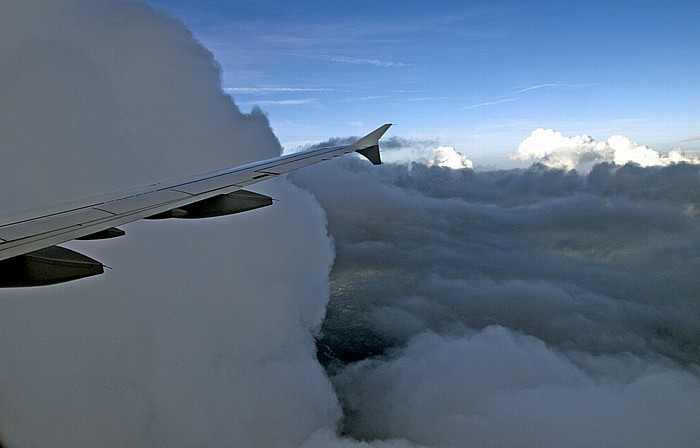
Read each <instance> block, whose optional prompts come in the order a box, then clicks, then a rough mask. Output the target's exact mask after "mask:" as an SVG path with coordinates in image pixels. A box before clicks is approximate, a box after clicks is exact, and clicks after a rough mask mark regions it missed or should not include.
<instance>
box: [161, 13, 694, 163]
mask: <svg viewBox="0 0 700 448" xmlns="http://www.w3.org/2000/svg"><path fill="white" fill-rule="evenodd" d="M150 3H151V4H152V5H154V6H157V7H159V8H162V9H165V10H167V11H168V12H169V13H170V14H172V15H173V16H175V17H177V18H179V19H181V20H182V21H183V22H185V24H187V26H188V27H190V29H191V30H192V31H193V32H194V34H195V35H196V36H197V38H199V39H200V40H201V41H202V43H203V44H204V45H205V46H206V47H207V48H209V49H210V50H211V51H212V52H213V53H214V55H215V57H216V58H217V60H218V61H219V62H220V63H221V66H222V69H223V84H224V87H225V88H227V89H229V90H228V91H229V92H230V93H231V94H232V96H233V97H234V99H235V101H236V103H237V104H238V105H239V107H240V108H241V109H242V110H243V111H247V110H250V108H251V107H253V105H255V104H257V105H259V106H260V107H261V108H262V109H263V110H264V111H265V112H266V113H267V114H268V116H269V118H270V122H271V124H272V127H273V128H274V130H275V133H276V134H277V136H278V137H279V139H280V141H281V142H282V144H283V145H284V146H286V147H288V148H289V147H294V146H295V145H299V144H301V143H304V142H309V141H316V142H317V141H322V140H325V139H327V138H330V137H336V136H349V135H360V134H362V133H364V132H366V131H370V130H372V129H373V128H375V127H376V126H378V125H380V124H382V123H385V122H394V123H397V124H398V126H397V127H395V128H394V129H392V132H393V135H400V136H402V137H412V138H416V139H424V140H436V141H438V142H439V144H442V145H448V146H454V147H455V148H456V149H457V150H458V151H460V152H462V153H464V154H465V155H467V156H469V157H470V158H471V159H473V160H474V161H475V162H477V163H482V164H487V165H491V164H494V165H499V164H502V163H507V158H506V157H505V156H506V154H507V153H509V152H511V151H513V150H514V149H515V148H517V146H518V144H519V143H520V142H521V141H523V140H524V139H525V138H526V137H528V136H529V135H530V134H531V133H532V131H533V130H535V129H537V128H551V129H554V130H556V131H559V132H562V133H563V134H565V135H579V134H588V135H591V136H592V137H594V138H596V139H599V140H605V139H607V138H608V137H610V136H611V135H615V134H622V135H625V136H627V137H629V138H630V139H632V140H634V141H636V142H638V143H640V144H646V145H649V146H651V147H652V148H655V149H657V150H659V151H668V150H670V149H671V148H673V147H675V146H681V147H682V148H683V149H685V150H686V151H697V150H699V149H700V141H698V140H694V141H684V140H688V139H692V138H694V137H697V136H700V107H699V106H698V105H699V104H700V59H699V58H698V54H697V52H698V49H700V27H698V26H697V24H698V22H699V20H700V6H698V4H697V2H693V1H684V0H679V1H619V2H609V1H605V2H603V1H601V2H598V1H590V2H572V1H534V2H524V1H513V2H511V1H502V2H491V1H452V2H450V1H442V2H438V1H401V2H393V1H392V2H389V1H353V2H339V1H338V2H336V1H330V2H329V1H305V2H295V3H292V2H282V1H257V2H247V1H245V2H244V1H232V2H214V1H196V2H195V1H181V0H155V1H151V2H150Z"/></svg>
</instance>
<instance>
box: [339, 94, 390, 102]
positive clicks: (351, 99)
mask: <svg viewBox="0 0 700 448" xmlns="http://www.w3.org/2000/svg"><path fill="white" fill-rule="evenodd" d="M384 98H386V95H370V96H363V97H360V98H345V101H348V102H354V101H374V100H381V99H384Z"/></svg>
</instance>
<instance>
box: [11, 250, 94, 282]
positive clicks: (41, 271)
mask: <svg viewBox="0 0 700 448" xmlns="http://www.w3.org/2000/svg"><path fill="white" fill-rule="evenodd" d="M103 272H104V266H103V265H102V263H100V262H99V261H96V260H93V259H92V258H90V257H87V256H85V255H83V254H80V253H78V252H75V251H73V250H70V249H66V248H65V247H59V246H51V247H46V248H44V249H39V250H36V251H34V252H29V253H26V254H24V255H19V256H17V257H13V258H8V259H7V260H2V261H0V288H12V287H23V286H43V285H53V284H55V283H63V282H68V281H71V280H77V279H79V278H84V277H90V276H93V275H99V274H102V273H103Z"/></svg>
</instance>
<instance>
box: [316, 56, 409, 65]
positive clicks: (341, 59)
mask: <svg viewBox="0 0 700 448" xmlns="http://www.w3.org/2000/svg"><path fill="white" fill-rule="evenodd" d="M321 59H323V60H325V61H329V62H338V63H341V64H351V65H374V66H376V67H406V66H407V64H405V63H403V62H395V61H380V60H379V59H362V58H353V57H349V56H334V55H323V56H321Z"/></svg>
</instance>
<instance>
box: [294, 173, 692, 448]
mask: <svg viewBox="0 0 700 448" xmlns="http://www.w3.org/2000/svg"><path fill="white" fill-rule="evenodd" d="M360 162H361V161H355V160H341V161H338V163H337V166H334V167H333V170H334V172H329V173H328V176H325V175H322V174H321V172H320V170H317V169H316V168H312V169H310V170H308V171H306V172H302V173H296V174H294V175H293V178H294V180H295V182H296V183H298V184H299V185H302V186H303V187H304V188H307V189H309V190H310V191H312V192H313V193H314V195H315V196H316V197H317V198H318V200H319V201H320V202H321V204H322V205H323V206H324V208H326V210H327V213H328V221H329V230H330V232H331V234H332V235H333V236H334V239H335V245H336V251H337V257H336V263H335V266H334V268H333V271H332V275H331V279H332V283H331V286H332V299H331V303H330V305H329V314H328V317H327V319H326V322H325V323H324V326H323V334H322V337H321V339H320V341H319V348H320V350H321V354H322V357H323V359H325V361H326V363H327V364H328V365H329V368H331V371H333V372H335V376H334V377H333V382H334V384H335V385H336V388H337V390H338V392H339V395H340V397H341V402H342V403H344V405H345V408H346V418H345V420H344V426H343V428H344V431H345V433H346V434H351V435H353V436H355V437H361V438H366V439H374V438H380V439H385V438H404V439H407V440H409V441H410V442H412V443H416V444H424V445H428V446H494V447H495V446H498V447H508V446H542V445H545V446H548V445H566V446H600V445H603V446H659V445H662V444H671V445H676V446H688V447H689V446H692V445H693V443H694V442H693V440H696V439H697V437H698V435H699V434H698V432H697V428H696V427H695V425H694V423H693V422H692V416H693V415H695V413H696V412H697V411H698V409H700V377H699V376H698V374H699V373H700V372H699V370H698V367H697V366H698V362H700V352H699V351H698V342H699V341H700V325H698V322H699V321H700V320H699V318H700V307H699V305H698V303H699V302H698V291H700V283H699V282H698V279H697V276H696V275H695V272H696V271H697V269H698V267H700V266H699V265H698V258H697V251H698V249H699V248H700V240H699V239H698V235H699V234H700V233H699V230H700V223H699V222H698V213H697V210H698V206H699V205H700V188H698V187H700V185H699V183H700V171H699V170H700V168H699V167H698V166H696V165H687V164H680V165H671V166H668V167H650V168H642V167H639V166H635V165H627V166H624V167H617V166H614V165H611V164H599V165H597V166H595V167H594V168H593V170H592V171H591V172H590V173H589V174H587V175H581V174H578V173H576V172H565V171H561V170H551V169H548V168H546V167H544V166H542V165H535V166H533V167H532V168H530V169H527V170H508V171H491V172H474V171H472V170H468V169H467V170H452V169H447V168H441V167H437V166H433V167H428V166H426V165H423V164H414V165H413V166H411V167H407V166H401V165H385V166H382V167H379V168H378V169H367V167H366V166H365V165H362V164H361V163H360ZM330 179H332V181H331V180H330ZM331 182H332V183H333V184H334V185H335V186H336V187H337V185H338V184H340V185H341V187H340V188H331ZM343 186H344V187H343ZM338 204H342V206H339V205H338ZM369 355H375V356H374V357H370V358H368V359H366V360H364V361H358V360H360V359H362V358H363V357H367V356H369ZM376 355H381V356H378V357H377V356H376Z"/></svg>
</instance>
